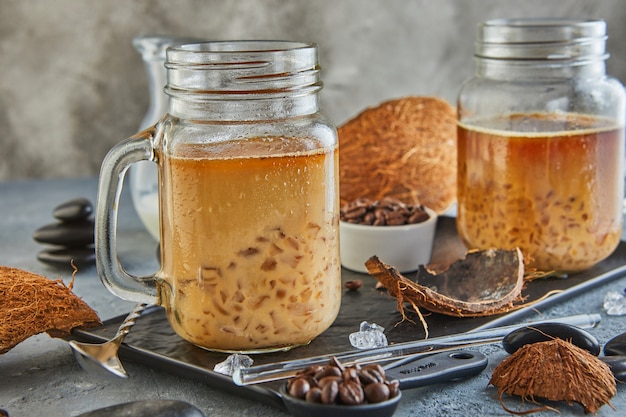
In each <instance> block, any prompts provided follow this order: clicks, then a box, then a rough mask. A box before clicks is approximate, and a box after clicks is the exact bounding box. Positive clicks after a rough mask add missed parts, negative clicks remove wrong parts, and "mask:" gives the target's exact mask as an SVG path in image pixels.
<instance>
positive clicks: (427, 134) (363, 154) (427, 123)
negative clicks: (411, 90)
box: [338, 96, 457, 213]
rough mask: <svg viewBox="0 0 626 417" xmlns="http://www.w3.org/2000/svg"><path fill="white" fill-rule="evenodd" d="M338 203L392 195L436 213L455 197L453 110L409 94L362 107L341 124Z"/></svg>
mask: <svg viewBox="0 0 626 417" xmlns="http://www.w3.org/2000/svg"><path fill="white" fill-rule="evenodd" d="M338 135H339V180H340V187H339V189H340V194H341V196H340V197H341V205H345V204H348V203H350V202H352V201H355V200H357V199H359V198H369V199H371V200H382V199H383V198H385V197H392V198H395V199H398V200H401V201H402V202H404V203H406V204H412V205H418V204H423V205H425V206H426V207H429V208H431V209H432V210H434V211H436V212H437V213H442V212H444V211H445V210H446V209H447V208H449V207H450V206H451V205H452V203H453V202H454V201H455V200H456V152H457V150H456V110H455V108H454V107H453V106H451V105H450V104H449V103H448V102H446V101H444V100H442V99H439V98H436V97H422V96H409V97H402V98H398V99H393V100H388V101H385V102H383V103H380V104H379V105H378V106H375V107H370V108H367V109H365V110H363V111H362V112H361V113H359V114H358V115H357V116H355V117H354V118H353V119H351V120H349V121H348V122H346V123H345V124H344V125H342V126H340V127H339V129H338Z"/></svg>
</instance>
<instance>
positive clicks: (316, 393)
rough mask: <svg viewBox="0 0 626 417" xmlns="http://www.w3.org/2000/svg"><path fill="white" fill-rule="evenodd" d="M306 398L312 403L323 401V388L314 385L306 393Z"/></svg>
mask: <svg viewBox="0 0 626 417" xmlns="http://www.w3.org/2000/svg"><path fill="white" fill-rule="evenodd" d="M304 399H305V400H306V401H308V402H310V403H321V402H322V389H321V388H320V387H313V388H311V389H310V390H309V392H307V393H306V396H305V397H304Z"/></svg>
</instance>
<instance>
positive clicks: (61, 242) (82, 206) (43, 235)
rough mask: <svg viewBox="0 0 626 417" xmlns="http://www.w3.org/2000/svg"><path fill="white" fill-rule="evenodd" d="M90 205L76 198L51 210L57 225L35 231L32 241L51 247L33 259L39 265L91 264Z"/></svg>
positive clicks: (91, 206)
mask: <svg viewBox="0 0 626 417" xmlns="http://www.w3.org/2000/svg"><path fill="white" fill-rule="evenodd" d="M92 214H93V205H92V204H91V202H90V201H89V200H87V199H86V198H76V199H73V200H70V201H67V202H65V203H62V204H60V205H58V206H57V207H55V208H54V210H53V211H52V215H53V216H54V218H56V220H57V222H55V223H51V224H48V225H46V226H43V227H41V228H39V229H37V230H36V231H35V233H34V234H33V239H34V240H35V241H37V242H39V243H42V244H45V245H51V247H50V248H48V249H45V250H43V251H41V252H39V254H38V255H37V259H38V260H39V261H41V262H45V263H48V264H53V265H57V266H67V267H68V268H70V267H71V262H73V263H74V264H75V265H76V267H78V268H80V267H81V266H87V265H90V264H93V263H94V261H95V251H94V221H93V218H92Z"/></svg>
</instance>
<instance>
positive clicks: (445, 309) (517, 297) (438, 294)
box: [365, 248, 524, 337]
mask: <svg viewBox="0 0 626 417" xmlns="http://www.w3.org/2000/svg"><path fill="white" fill-rule="evenodd" d="M365 266H366V267H367V270H368V272H369V274H370V275H372V276H374V277H375V278H376V279H377V280H378V281H379V282H380V284H381V285H382V286H384V287H385V288H386V289H387V291H388V292H389V294H390V295H392V296H393V297H395V298H396V299H397V300H398V310H400V312H401V313H402V317H403V319H407V316H406V315H405V312H404V304H405V303H409V304H410V305H411V306H412V307H413V309H414V311H415V312H416V313H417V314H418V316H419V318H420V321H421V322H422V325H423V326H424V329H425V331H426V336H427V337H428V325H427V323H426V321H425V320H424V317H423V315H422V314H421V312H420V309H419V308H420V307H421V308H424V309H426V310H429V311H432V312H435V313H441V314H445V315H448V316H454V317H482V316H490V315H495V314H501V313H505V312H509V311H512V310H515V309H517V308H520V307H521V305H520V306H518V305H516V303H518V302H521V301H523V297H522V295H521V293H522V288H523V286H524V261H523V256H522V252H521V251H520V250H519V249H517V248H516V249H512V250H500V249H488V250H474V251H470V252H468V253H467V254H466V256H465V258H464V259H460V260H457V261H456V262H454V263H452V264H451V265H450V266H449V267H448V268H446V269H444V268H439V270H433V269H430V270H429V269H428V268H426V269H425V270H424V271H420V274H419V275H418V279H417V281H412V280H410V279H408V278H406V277H405V276H403V275H402V274H400V273H399V272H398V271H397V270H396V269H395V268H394V267H392V266H390V265H387V264H385V263H383V262H382V261H381V260H380V259H378V257H377V256H372V257H371V258H369V259H368V260H367V261H366V262H365Z"/></svg>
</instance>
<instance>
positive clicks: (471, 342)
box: [233, 314, 601, 385]
mask: <svg viewBox="0 0 626 417" xmlns="http://www.w3.org/2000/svg"><path fill="white" fill-rule="evenodd" d="M600 320H601V317H600V315H599V314H580V315H576V316H569V317H561V318H555V319H550V320H543V321H535V322H533V323H524V324H515V325H512V326H503V327H494V328H492V329H486V330H478V331H471V332H465V333H458V334H453V335H449V336H441V337H435V338H432V339H427V340H416V341H411V342H404V343H396V344H393V345H389V346H385V347H382V348H375V349H367V350H358V351H349V352H341V353H336V354H331V355H322V356H314V357H310V358H303V359H297V360H293V361H284V362H275V363H268V364H263V365H257V366H251V367H249V368H239V369H235V372H234V373H233V381H234V382H235V384H237V385H249V384H257V383H260V382H269V381H276V380H280V379H285V378H290V377H292V376H294V375H295V374H296V372H297V371H299V370H301V369H303V368H306V367H307V366H310V365H319V364H324V363H327V362H328V360H329V359H330V357H331V356H334V357H336V358H337V359H338V360H339V361H340V362H341V363H343V364H345V365H350V364H352V363H371V362H382V361H390V360H397V359H402V358H407V357H409V356H411V357H416V356H417V355H424V354H433V353H438V352H443V351H451V350H454V349H459V348H465V347H469V346H477V345H484V344H492V343H498V342H500V341H502V339H503V338H504V336H506V335H507V334H508V333H510V332H512V331H513V330H517V329H519V328H520V327H523V326H527V325H530V324H537V323H543V322H559V323H566V324H571V325H572V326H578V327H581V328H590V327H595V326H596V325H597V324H598V323H599V322H600ZM398 364H399V362H398Z"/></svg>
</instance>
